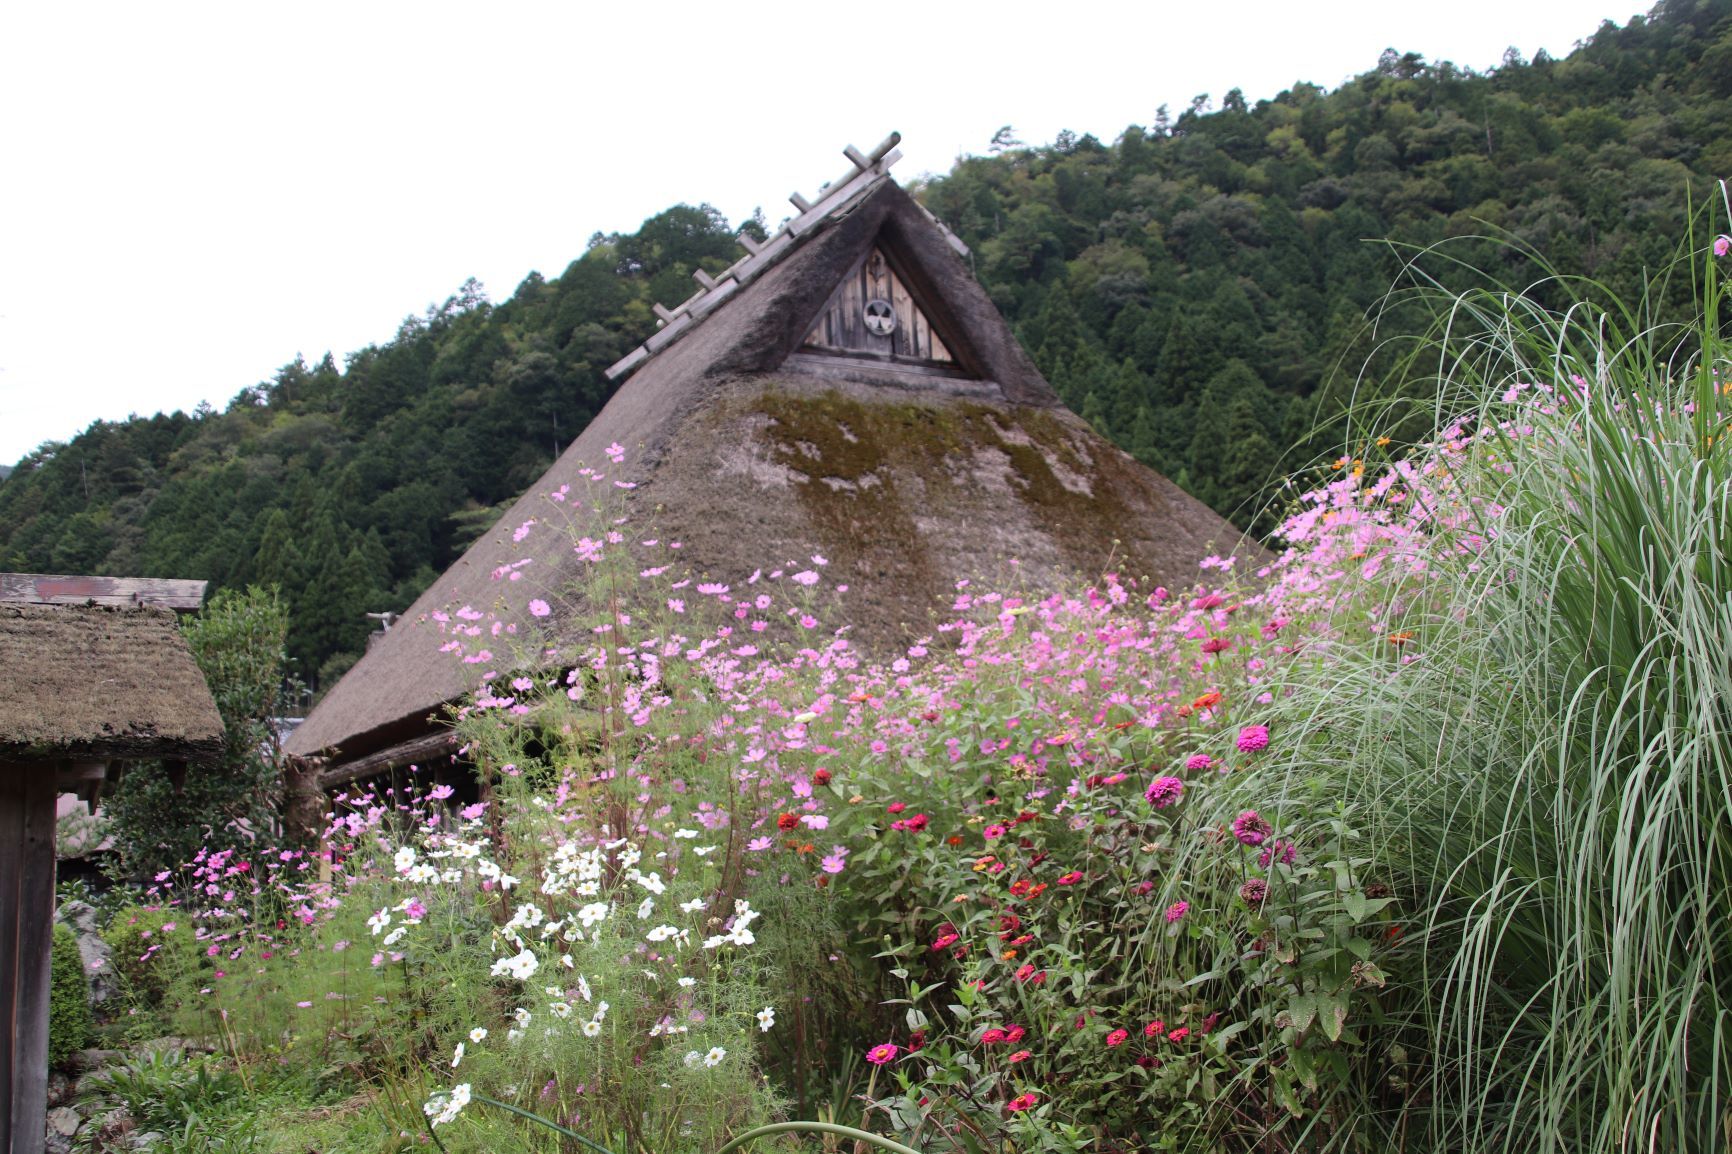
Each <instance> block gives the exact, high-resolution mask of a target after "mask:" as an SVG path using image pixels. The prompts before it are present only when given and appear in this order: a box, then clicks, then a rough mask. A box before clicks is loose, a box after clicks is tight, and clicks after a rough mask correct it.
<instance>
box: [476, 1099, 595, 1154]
mask: <svg viewBox="0 0 1732 1154" xmlns="http://www.w3.org/2000/svg"><path fill="white" fill-rule="evenodd" d="M469 1098H470V1101H473V1102H485V1103H487V1104H488V1105H489V1106H497V1107H499V1108H500V1109H501V1110H509V1111H511V1112H512V1113H513V1114H516V1115H518V1116H519V1117H522V1118H528V1119H529V1120H530V1121H531V1122H540V1123H541V1124H542V1125H543V1126H546V1127H547V1128H548V1129H549V1130H557V1131H559V1132H560V1133H561V1134H563V1135H565V1136H566V1137H567V1138H575V1139H576V1140H577V1141H579V1142H582V1143H583V1144H584V1145H585V1146H588V1147H589V1148H590V1149H591V1150H594V1151H595V1154H613V1151H612V1150H609V1149H608V1148H607V1147H606V1146H598V1145H597V1144H596V1143H594V1142H591V1141H590V1140H589V1139H588V1138H585V1137H584V1136H583V1135H582V1134H579V1133H578V1132H577V1131H575V1130H567V1129H566V1128H565V1127H564V1126H561V1125H560V1124H559V1123H558V1122H555V1121H553V1120H552V1119H550V1118H543V1117H542V1116H541V1115H540V1114H531V1113H530V1112H529V1111H528V1110H524V1109H522V1108H520V1107H517V1106H513V1105H512V1104H511V1103H510V1102H501V1101H500V1100H499V1099H498V1098H489V1097H488V1096H487V1095H485V1094H474V1093H472V1094H470V1095H469Z"/></svg>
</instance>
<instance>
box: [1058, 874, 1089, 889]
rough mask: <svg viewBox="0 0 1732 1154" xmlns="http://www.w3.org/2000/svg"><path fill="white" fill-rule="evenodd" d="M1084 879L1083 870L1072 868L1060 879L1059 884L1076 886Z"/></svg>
mask: <svg viewBox="0 0 1732 1154" xmlns="http://www.w3.org/2000/svg"><path fill="white" fill-rule="evenodd" d="M1082 879H1083V874H1082V871H1081V870H1071V871H1070V872H1069V873H1068V874H1065V875H1064V876H1063V877H1061V878H1059V879H1058V884H1059V885H1061V886H1074V885H1075V884H1076V883H1078V882H1080V881H1082Z"/></svg>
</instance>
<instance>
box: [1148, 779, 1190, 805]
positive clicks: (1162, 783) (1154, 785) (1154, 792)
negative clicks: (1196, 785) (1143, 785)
mask: <svg viewBox="0 0 1732 1154" xmlns="http://www.w3.org/2000/svg"><path fill="white" fill-rule="evenodd" d="M1143 796H1144V797H1146V798H1148V799H1149V804H1150V805H1152V806H1154V807H1155V808H1156V809H1166V808H1167V807H1168V806H1172V805H1178V804H1179V799H1180V798H1182V797H1184V796H1185V783H1184V782H1182V781H1180V780H1179V779H1178V778H1176V777H1157V778H1155V780H1153V781H1151V782H1149V788H1148V789H1147V790H1145V791H1144V792H1143Z"/></svg>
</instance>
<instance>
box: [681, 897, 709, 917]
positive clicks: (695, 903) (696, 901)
mask: <svg viewBox="0 0 1732 1154" xmlns="http://www.w3.org/2000/svg"><path fill="white" fill-rule="evenodd" d="M704 905H705V902H704V899H703V898H693V899H692V900H691V901H689V902H681V903H680V909H681V910H682V911H683V912H685V913H688V914H695V913H697V912H698V911H699V910H701V909H703V908H704Z"/></svg>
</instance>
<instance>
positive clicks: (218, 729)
mask: <svg viewBox="0 0 1732 1154" xmlns="http://www.w3.org/2000/svg"><path fill="white" fill-rule="evenodd" d="M57 582H58V583H59V584H56V583H57ZM78 583H82V584H78ZM74 585H76V586H77V587H76V589H75V588H74ZM203 592H204V582H202V581H198V582H161V581H153V582H125V581H120V580H116V579H110V578H49V577H40V578H39V577H35V576H31V575H22V574H0V1154H40V1151H41V1150H42V1148H43V1138H44V1134H43V1126H44V1120H45V1115H46V1111H47V1090H48V1005H49V998H48V973H49V956H50V951H51V946H52V941H53V929H54V823H55V798H56V797H57V795H58V794H59V793H61V792H63V791H76V792H79V793H81V794H84V795H86V796H87V797H93V796H94V795H95V794H96V793H97V791H99V790H100V788H101V784H102V782H103V780H104V778H105V777H106V776H107V774H108V772H109V769H110V767H111V766H113V765H116V764H124V763H128V762H136V761H147V760H149V761H156V760H166V761H170V762H174V761H179V762H182V763H184V762H187V761H202V760H206V759H210V758H214V757H215V756H216V755H217V754H219V753H220V751H221V749H222V740H223V726H222V718H221V717H220V716H218V714H217V710H216V703H215V702H214V701H212V700H211V695H210V690H209V688H208V687H207V686H206V684H205V680H204V676H203V674H202V673H200V672H199V668H198V666H197V664H196V663H194V661H193V659H192V654H191V652H190V651H189V650H188V649H187V646H186V641H185V640H184V639H183V638H182V637H181V635H180V630H179V629H178V628H177V626H176V622H175V615H174V613H173V611H172V609H171V608H164V607H161V606H162V605H163V604H167V605H169V606H172V607H174V608H195V607H196V606H197V604H198V601H199V599H200V598H202V596H203ZM95 596H100V598H101V601H98V600H93V599H92V597H95ZM80 597H82V603H76V604H69V603H66V602H69V601H73V600H74V599H77V598H80ZM142 599H149V600H150V601H152V602H155V604H142V603H136V602H138V601H139V600H142ZM102 602H107V603H102Z"/></svg>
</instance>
